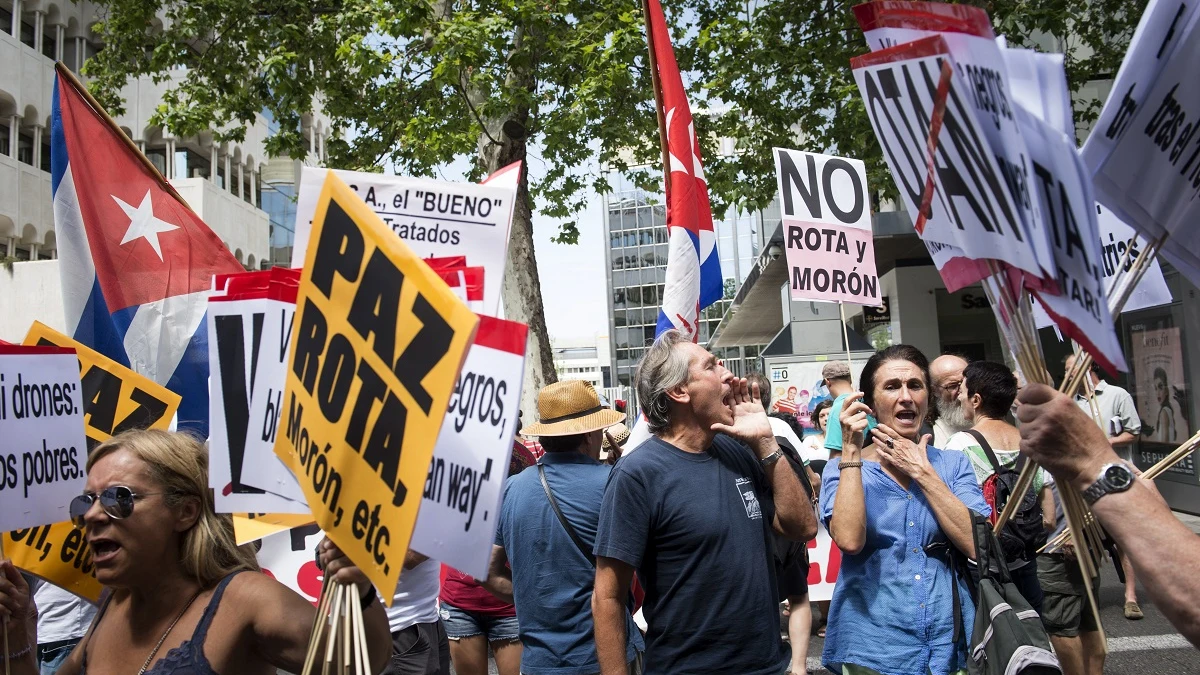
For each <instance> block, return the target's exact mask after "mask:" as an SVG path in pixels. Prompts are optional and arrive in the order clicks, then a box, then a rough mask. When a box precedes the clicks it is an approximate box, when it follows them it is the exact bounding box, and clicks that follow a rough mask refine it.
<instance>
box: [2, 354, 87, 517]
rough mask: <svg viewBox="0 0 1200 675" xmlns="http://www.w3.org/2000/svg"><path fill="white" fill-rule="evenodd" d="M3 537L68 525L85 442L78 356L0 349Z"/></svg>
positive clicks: (82, 478)
mask: <svg viewBox="0 0 1200 675" xmlns="http://www.w3.org/2000/svg"><path fill="white" fill-rule="evenodd" d="M0 433H3V436H4V444H3V447H2V448H0V531H3V532H11V531H13V530H19V529H23V528H28V527H37V526H39V525H50V524H52V523H61V522H63V521H65V520H70V510H69V508H68V505H69V504H70V503H71V500H72V499H73V498H75V497H76V496H78V495H79V494H80V493H82V492H83V490H84V484H85V482H86V479H87V468H86V467H87V439H86V438H85V437H84V432H83V391H82V388H81V387H80V384H79V360H78V359H77V358H76V357H75V350H74V349H62V348H59V347H21V346H18V345H3V346H0Z"/></svg>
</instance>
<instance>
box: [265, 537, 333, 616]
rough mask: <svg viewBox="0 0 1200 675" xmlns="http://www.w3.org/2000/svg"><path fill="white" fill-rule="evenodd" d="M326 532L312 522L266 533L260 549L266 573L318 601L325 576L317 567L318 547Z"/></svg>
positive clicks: (311, 600)
mask: <svg viewBox="0 0 1200 675" xmlns="http://www.w3.org/2000/svg"><path fill="white" fill-rule="evenodd" d="M324 536H325V533H324V532H322V531H321V528H319V527H317V526H316V525H309V526H308V527H294V528H292V529H291V530H288V531H286V532H278V533H276V534H272V535H269V536H266V537H263V538H262V548H260V549H259V551H258V564H259V566H260V567H262V571H263V574H266V575H269V576H271V577H273V578H274V579H275V580H276V581H278V582H279V583H281V584H283V585H284V586H287V587H288V588H290V589H292V590H293V591H296V593H298V594H299V595H300V597H302V598H304V599H305V600H307V601H309V602H311V603H312V604H313V605H316V604H317V601H318V600H319V598H320V595H321V583H322V581H323V580H324V576H323V574H322V572H321V570H320V569H318V568H317V563H316V550H317V544H319V543H321V538H322V537H324Z"/></svg>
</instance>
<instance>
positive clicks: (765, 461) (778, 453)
mask: <svg viewBox="0 0 1200 675" xmlns="http://www.w3.org/2000/svg"><path fill="white" fill-rule="evenodd" d="M782 458H783V448H777V449H776V450H775V452H772V453H771V454H769V455H767V456H766V457H763V458H762V459H760V460H758V461H759V463H760V464H762V465H763V466H771V465H772V464H774V463H775V462H778V461H779V460H780V459H782Z"/></svg>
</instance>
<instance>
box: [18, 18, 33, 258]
mask: <svg viewBox="0 0 1200 675" xmlns="http://www.w3.org/2000/svg"><path fill="white" fill-rule="evenodd" d="M21 42H24V43H25V44H27V45H29V46H30V47H32V46H33V45H34V44H35V42H34V39H33V24H31V23H25V22H24V21H22V22H21ZM26 259H28V257H26Z"/></svg>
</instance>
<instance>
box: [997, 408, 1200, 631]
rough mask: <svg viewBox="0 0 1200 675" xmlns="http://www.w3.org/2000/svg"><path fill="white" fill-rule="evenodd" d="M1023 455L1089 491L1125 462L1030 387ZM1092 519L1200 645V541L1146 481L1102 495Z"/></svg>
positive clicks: (1086, 423) (1086, 424) (1069, 412)
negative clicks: (1103, 471) (1108, 470)
mask: <svg viewBox="0 0 1200 675" xmlns="http://www.w3.org/2000/svg"><path fill="white" fill-rule="evenodd" d="M1018 401H1020V403H1021V406H1020V408H1018V409H1017V418H1018V419H1020V420H1021V452H1023V453H1025V454H1026V455H1028V456H1029V457H1030V458H1031V459H1033V460H1034V461H1036V462H1038V463H1039V464H1042V465H1043V466H1045V467H1046V468H1047V469H1049V470H1050V473H1052V474H1054V476H1055V478H1056V479H1057V480H1059V481H1066V482H1070V483H1071V484H1073V485H1074V486H1075V487H1076V488H1078V489H1079V490H1085V489H1087V488H1088V487H1089V486H1090V485H1091V484H1092V483H1093V482H1094V481H1095V480H1096V478H1097V477H1098V476H1099V475H1100V471H1101V469H1102V467H1104V466H1105V465H1107V464H1110V463H1116V462H1120V461H1121V460H1120V459H1119V458H1118V457H1117V455H1116V453H1114V452H1113V451H1112V447H1111V446H1110V445H1109V444H1108V439H1107V438H1105V435H1104V432H1103V431H1101V430H1100V429H1099V428H1098V427H1097V426H1096V425H1095V424H1094V423H1092V421H1091V419H1090V418H1088V417H1087V415H1085V414H1084V413H1083V412H1082V411H1080V410H1079V409H1078V408H1077V407H1076V406H1075V403H1074V402H1073V401H1072V400H1071V399H1069V398H1067V397H1066V396H1064V395H1063V394H1060V393H1058V392H1056V391H1054V390H1053V389H1051V388H1049V387H1046V386H1042V385H1029V386H1027V387H1025V389H1023V390H1022V391H1021V394H1020V395H1019V396H1018ZM1092 513H1094V514H1095V515H1096V517H1097V518H1098V519H1099V520H1100V522H1101V523H1102V524H1103V525H1104V527H1105V529H1107V530H1108V533H1109V534H1110V535H1112V538H1113V539H1114V540H1115V541H1116V542H1117V545H1118V546H1120V547H1121V550H1122V551H1124V552H1125V555H1126V556H1127V557H1128V558H1129V560H1130V561H1131V562H1132V563H1133V569H1134V570H1135V571H1136V573H1137V577H1138V581H1140V582H1142V584H1143V585H1145V587H1146V590H1147V591H1148V592H1149V593H1150V597H1152V598H1153V599H1154V603H1155V604H1156V605H1157V606H1158V607H1159V608H1160V609H1162V611H1163V614H1165V615H1166V617H1167V620H1168V621H1170V622H1171V624H1172V625H1173V626H1175V628H1176V629H1178V630H1179V631H1180V632H1181V633H1182V634H1183V635H1184V637H1186V638H1187V639H1188V640H1190V641H1191V643H1192V644H1193V645H1196V646H1197V647H1200V538H1197V537H1196V536H1195V535H1194V534H1192V532H1191V530H1189V529H1188V528H1187V527H1186V526H1185V525H1184V524H1183V523H1181V522H1179V519H1178V518H1176V517H1175V515H1174V514H1173V513H1171V510H1170V508H1169V507H1168V506H1167V505H1166V504H1165V503H1164V502H1163V501H1162V499H1161V498H1160V497H1159V496H1157V495H1156V494H1155V492H1154V490H1152V488H1151V487H1150V484H1149V483H1147V482H1146V481H1145V480H1143V479H1141V478H1137V479H1135V480H1134V482H1133V485H1132V486H1131V487H1130V488H1129V490H1127V491H1125V492H1118V493H1113V494H1108V495H1105V496H1102V497H1100V499H1098V500H1097V501H1096V503H1095V504H1093V505H1092Z"/></svg>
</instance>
